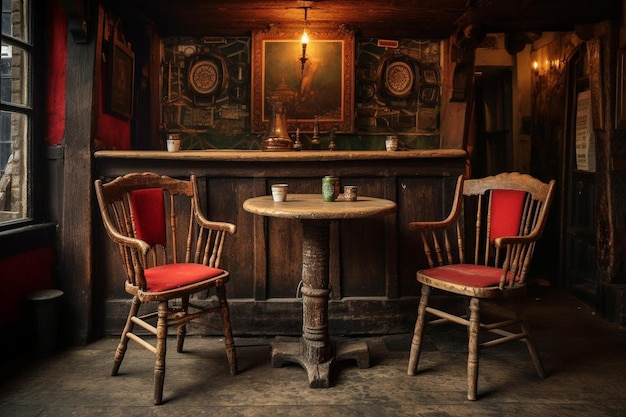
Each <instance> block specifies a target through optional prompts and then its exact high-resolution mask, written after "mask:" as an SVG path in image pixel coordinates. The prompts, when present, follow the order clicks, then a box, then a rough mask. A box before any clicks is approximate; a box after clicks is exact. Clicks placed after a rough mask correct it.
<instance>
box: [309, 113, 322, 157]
mask: <svg viewBox="0 0 626 417" xmlns="http://www.w3.org/2000/svg"><path fill="white" fill-rule="evenodd" d="M311 149H313V150H315V151H317V150H320V149H321V142H320V119H319V116H318V115H315V122H314V123H313V139H311Z"/></svg>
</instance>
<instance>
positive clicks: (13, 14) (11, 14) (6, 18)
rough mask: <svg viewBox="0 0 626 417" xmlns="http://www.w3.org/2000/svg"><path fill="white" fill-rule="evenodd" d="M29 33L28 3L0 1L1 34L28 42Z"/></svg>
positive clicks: (13, 0) (19, 0)
mask: <svg viewBox="0 0 626 417" xmlns="http://www.w3.org/2000/svg"><path fill="white" fill-rule="evenodd" d="M29 32H30V28H29V20H28V1H26V0H2V34H3V35H6V36H11V37H13V38H16V39H19V40H21V41H23V42H29V41H30V36H29ZM2 48H3V51H2V52H3V54H4V46H3V47H2Z"/></svg>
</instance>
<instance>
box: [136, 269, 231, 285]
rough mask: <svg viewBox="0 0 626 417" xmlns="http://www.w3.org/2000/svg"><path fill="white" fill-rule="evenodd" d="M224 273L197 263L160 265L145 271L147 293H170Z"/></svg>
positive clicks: (221, 270)
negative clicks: (169, 291)
mask: <svg viewBox="0 0 626 417" xmlns="http://www.w3.org/2000/svg"><path fill="white" fill-rule="evenodd" d="M223 273H224V270H223V269H220V268H212V267H209V266H206V265H202V264H196V263H177V264H167V265H159V266H155V267H152V268H148V269H146V270H145V271H144V274H145V277H146V284H147V288H146V292H162V291H168V290H172V289H175V288H180V287H184V286H185V285H190V284H195V283H197V282H200V281H204V280H206V279H209V278H214V277H217V276H219V275H221V274H223Z"/></svg>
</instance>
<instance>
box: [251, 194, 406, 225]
mask: <svg viewBox="0 0 626 417" xmlns="http://www.w3.org/2000/svg"><path fill="white" fill-rule="evenodd" d="M341 198H343V195H340V196H339V198H338V199H337V200H336V201H333V202H326V201H324V200H323V199H322V194H321V193H320V194H287V200H286V201H284V202H280V203H277V202H274V200H273V199H272V196H271V195H264V196H261V197H254V198H249V199H247V200H246V201H244V203H243V209H244V210H246V211H248V212H250V213H254V214H260V215H262V216H272V217H285V218H292V219H353V218H361V217H373V216H382V215H386V214H392V213H394V212H395V211H396V207H397V206H396V203H395V202H393V201H391V200H385V199H382V198H374V197H362V196H358V197H357V200H356V201H342V200H341Z"/></svg>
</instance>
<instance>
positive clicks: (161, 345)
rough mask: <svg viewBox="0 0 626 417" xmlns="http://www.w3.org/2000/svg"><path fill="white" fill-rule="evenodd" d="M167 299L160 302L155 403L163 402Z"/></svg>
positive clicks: (157, 328) (155, 367) (155, 365)
mask: <svg viewBox="0 0 626 417" xmlns="http://www.w3.org/2000/svg"><path fill="white" fill-rule="evenodd" d="M167 312H168V305H167V301H162V302H160V303H159V309H158V319H157V326H156V330H157V332H156V337H157V340H156V361H155V363H154V404H155V405H159V404H161V403H162V402H163V383H164V382H165V354H166V351H167Z"/></svg>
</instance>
